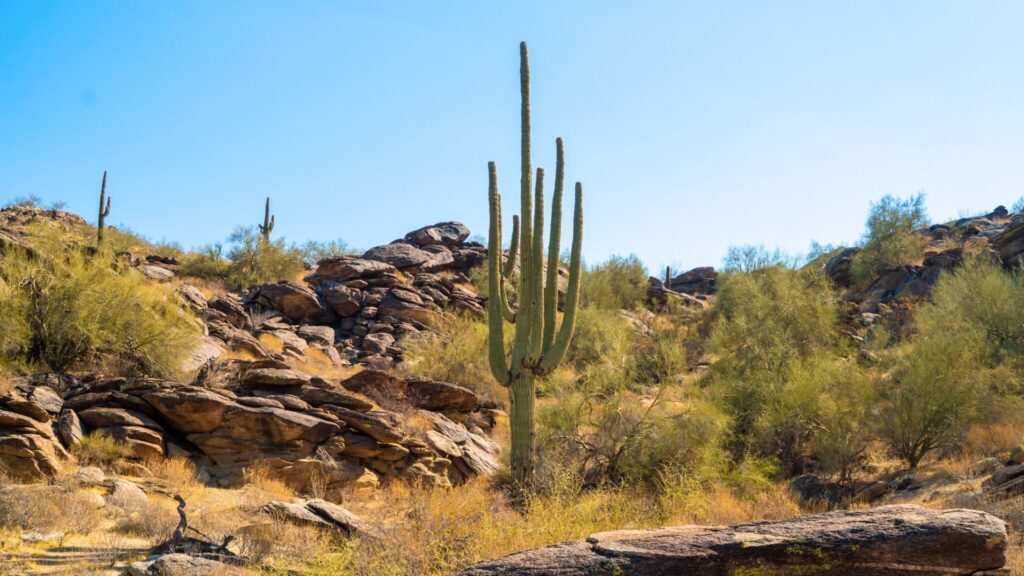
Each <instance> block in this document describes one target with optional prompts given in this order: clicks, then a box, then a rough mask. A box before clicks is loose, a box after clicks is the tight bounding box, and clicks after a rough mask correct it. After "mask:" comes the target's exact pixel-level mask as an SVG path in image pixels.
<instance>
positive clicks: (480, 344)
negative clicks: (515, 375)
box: [401, 315, 513, 404]
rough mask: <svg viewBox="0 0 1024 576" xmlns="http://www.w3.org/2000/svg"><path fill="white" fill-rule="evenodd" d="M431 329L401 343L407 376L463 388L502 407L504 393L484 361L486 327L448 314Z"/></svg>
mask: <svg viewBox="0 0 1024 576" xmlns="http://www.w3.org/2000/svg"><path fill="white" fill-rule="evenodd" d="M434 328H435V330H434V332H433V333H423V332H421V333H418V334H416V335H414V336H412V337H408V338H406V339H404V340H403V341H402V345H403V346H404V347H405V361H404V362H402V364H401V367H402V368H403V369H404V370H406V371H407V372H408V373H409V374H412V375H415V376H423V377H426V378H433V379H435V380H441V381H444V382H451V383H453V384H458V385H460V386H465V387H466V388H469V389H470V390H473V391H475V392H477V393H479V394H482V395H483V396H484V397H486V398H488V399H490V400H493V401H495V402H498V403H500V404H504V403H505V402H506V401H507V392H506V391H505V388H504V387H503V386H501V385H500V384H499V383H498V382H497V381H496V380H495V379H494V376H492V375H491V368H490V365H489V364H488V361H487V325H486V324H484V323H483V322H481V321H480V320H477V319H473V318H468V317H463V316H455V315H448V316H445V317H443V318H438V319H437V320H436V321H435V324H434ZM505 332H506V335H511V333H512V332H513V331H512V330H506V331H505Z"/></svg>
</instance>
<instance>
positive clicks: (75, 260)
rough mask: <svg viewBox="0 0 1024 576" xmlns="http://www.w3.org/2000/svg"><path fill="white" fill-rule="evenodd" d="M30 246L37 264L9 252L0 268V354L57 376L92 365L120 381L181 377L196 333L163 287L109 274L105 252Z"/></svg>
mask: <svg viewBox="0 0 1024 576" xmlns="http://www.w3.org/2000/svg"><path fill="white" fill-rule="evenodd" d="M33 245H34V246H35V248H36V251H37V255H36V256H35V257H32V258H30V257H28V256H27V255H25V254H24V253H22V252H19V251H16V250H9V251H8V252H7V253H6V254H5V255H4V258H3V259H2V261H0V279H2V281H3V282H2V286H0V297H2V299H0V318H3V320H0V324H2V326H3V328H4V330H3V332H4V334H3V335H2V336H0V346H2V349H0V352H2V353H3V354H4V355H5V356H6V357H8V358H9V359H15V360H23V361H27V362H31V363H39V364H43V365H46V366H47V367H49V368H50V369H52V370H54V371H58V372H63V371H66V370H69V369H72V368H76V367H80V366H82V365H83V364H85V363H90V362H91V363H93V364H97V363H99V364H106V367H107V368H108V369H109V370H110V371H112V372H115V373H118V374H123V375H133V374H148V375H156V376H174V375H177V374H179V373H180V372H181V366H182V361H183V359H184V358H185V356H186V354H187V353H188V351H189V350H191V347H192V345H193V344H194V342H195V341H196V339H197V338H198V337H199V325H198V323H197V321H196V320H195V319H194V318H193V317H192V316H191V315H190V313H189V312H187V311H186V310H184V309H183V308H182V307H181V306H180V304H179V302H178V299H177V296H176V295H175V294H174V292H173V290H172V289H171V288H170V287H169V286H165V285H159V284H154V283H152V282H150V281H148V280H147V279H146V278H144V277H143V276H142V275H141V274H140V273H139V272H138V271H136V270H134V269H126V270H122V271H120V272H119V271H117V270H115V269H114V268H112V267H111V262H112V255H111V254H110V253H108V252H105V251H101V252H100V253H98V254H95V255H89V254H87V253H86V252H84V251H81V250H74V249H72V250H68V249H66V247H65V246H64V244H63V243H62V242H61V241H60V239H59V238H56V237H46V238H36V239H34V242H33Z"/></svg>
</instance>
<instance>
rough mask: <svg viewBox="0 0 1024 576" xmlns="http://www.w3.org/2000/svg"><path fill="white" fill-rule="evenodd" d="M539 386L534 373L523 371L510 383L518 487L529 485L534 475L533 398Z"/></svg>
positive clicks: (514, 475)
mask: <svg viewBox="0 0 1024 576" xmlns="http://www.w3.org/2000/svg"><path fill="white" fill-rule="evenodd" d="M535 395H536V388H535V386H534V376H533V373H532V372H520V373H519V374H518V375H517V376H516V377H515V378H514V379H513V380H512V381H511V383H510V384H509V400H510V412H509V424H510V428H511V429H512V443H511V444H512V454H511V455H510V458H509V462H510V463H511V466H512V478H513V479H514V480H515V482H516V483H517V484H518V485H519V486H527V485H529V484H530V483H531V482H532V481H533V478H534V475H533V461H534V438H535V436H536V433H535V430H536V425H535V422H534V397H535Z"/></svg>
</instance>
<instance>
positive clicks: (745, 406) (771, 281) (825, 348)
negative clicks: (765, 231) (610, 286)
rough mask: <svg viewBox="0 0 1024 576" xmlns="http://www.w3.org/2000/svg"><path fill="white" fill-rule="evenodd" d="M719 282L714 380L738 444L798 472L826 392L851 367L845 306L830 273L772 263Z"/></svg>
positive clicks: (736, 448)
mask: <svg viewBox="0 0 1024 576" xmlns="http://www.w3.org/2000/svg"><path fill="white" fill-rule="evenodd" d="M719 287H720V288H719V293H718V296H717V300H716V302H715V308H714V319H713V323H712V328H711V335H710V338H709V341H708V346H709V350H710V351H711V352H712V353H713V354H715V355H716V356H717V360H716V362H715V363H714V365H713V370H712V374H713V375H712V381H711V386H712V393H713V396H714V397H715V398H716V399H717V400H718V402H719V403H720V405H721V406H722V407H723V409H724V410H725V412H726V413H727V414H728V415H729V416H730V417H731V418H732V426H733V430H732V433H733V441H732V447H733V452H734V454H735V455H737V456H742V455H744V454H754V455H759V456H765V457H775V458H778V459H779V460H780V462H781V464H782V465H783V467H784V468H785V470H786V471H787V472H799V471H801V470H802V469H803V468H804V467H805V466H806V464H807V455H808V452H809V451H810V446H811V444H812V443H813V441H814V440H815V435H816V433H817V432H818V430H819V429H820V426H819V424H820V422H821V419H822V417H823V414H824V411H825V406H824V404H823V403H824V401H825V399H826V397H827V396H828V395H830V394H831V392H832V390H833V389H837V388H842V387H844V385H845V384H846V383H845V382H843V379H842V378H838V376H840V375H842V374H844V373H845V372H844V371H846V370H850V369H851V368H849V367H845V366H840V365H837V362H838V360H837V359H836V353H837V351H838V344H837V342H836V332H837V326H838V313H837V310H836V307H835V303H834V301H833V298H832V294H831V292H830V290H829V287H828V284H827V281H826V280H825V279H824V278H823V277H822V276H821V275H819V274H811V273H808V272H800V271H795V270H789V269H786V268H782V267H778V266H773V267H768V268H763V269H760V270H758V271H756V272H753V273H749V274H747V273H738V272H733V273H729V274H724V275H723V276H721V277H720V279H719ZM843 409H845V408H843ZM837 411H841V409H835V410H832V412H837Z"/></svg>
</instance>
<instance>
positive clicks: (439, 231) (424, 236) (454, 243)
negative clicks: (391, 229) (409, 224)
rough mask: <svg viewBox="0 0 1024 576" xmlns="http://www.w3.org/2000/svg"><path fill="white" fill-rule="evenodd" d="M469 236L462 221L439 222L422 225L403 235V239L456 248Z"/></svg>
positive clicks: (417, 243) (416, 242)
mask: <svg viewBox="0 0 1024 576" xmlns="http://www.w3.org/2000/svg"><path fill="white" fill-rule="evenodd" d="M466 238H469V228H467V227H466V225H465V224H463V223H462V222H440V223H437V224H434V225H432V226H424V227H423V228H420V229H419V230H413V231H412V232H409V233H408V234H406V235H405V241H406V242H409V243H411V244H416V245H417V246H433V245H438V244H440V245H444V246H448V247H451V248H458V247H460V246H462V243H463V242H465V241H466Z"/></svg>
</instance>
